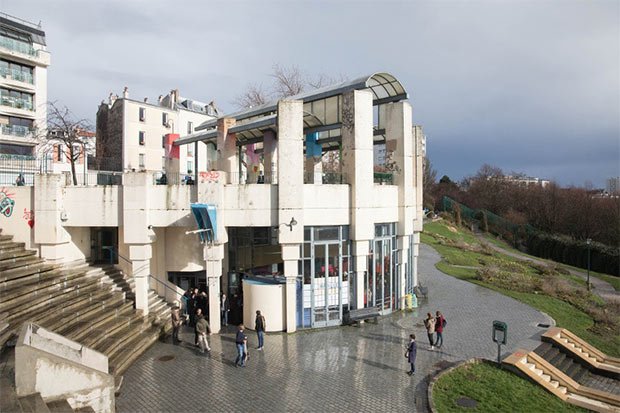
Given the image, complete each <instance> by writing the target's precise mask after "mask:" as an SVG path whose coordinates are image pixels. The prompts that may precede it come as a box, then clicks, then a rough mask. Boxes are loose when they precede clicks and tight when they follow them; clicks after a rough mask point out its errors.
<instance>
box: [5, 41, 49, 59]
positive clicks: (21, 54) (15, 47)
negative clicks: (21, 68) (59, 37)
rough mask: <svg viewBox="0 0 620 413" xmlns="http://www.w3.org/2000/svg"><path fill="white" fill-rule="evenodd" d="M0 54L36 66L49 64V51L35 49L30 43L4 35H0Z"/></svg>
mask: <svg viewBox="0 0 620 413" xmlns="http://www.w3.org/2000/svg"><path fill="white" fill-rule="evenodd" d="M0 55H6V56H10V57H11V58H12V59H13V60H16V61H21V62H30V63H34V64H36V65H38V66H49V65H50V54H49V52H47V51H45V50H38V49H35V48H34V47H33V46H32V45H31V44H28V43H25V42H20V41H18V40H14V39H10V38H8V37H4V36H0Z"/></svg>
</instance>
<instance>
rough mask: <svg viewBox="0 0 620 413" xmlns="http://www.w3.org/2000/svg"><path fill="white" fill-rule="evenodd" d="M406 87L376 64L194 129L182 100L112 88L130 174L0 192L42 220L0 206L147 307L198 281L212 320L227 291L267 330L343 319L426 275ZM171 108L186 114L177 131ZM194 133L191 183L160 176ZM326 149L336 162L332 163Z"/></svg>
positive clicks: (246, 317) (236, 309)
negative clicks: (119, 277) (120, 281)
mask: <svg viewBox="0 0 620 413" xmlns="http://www.w3.org/2000/svg"><path fill="white" fill-rule="evenodd" d="M175 94H176V92H173V93H171V95H170V96H169V97H170V99H171V100H172V101H175V102H178V101H177V100H175ZM407 97H408V95H407V92H406V91H405V89H404V88H403V86H402V85H401V84H400V82H399V81H398V80H397V79H396V78H395V77H393V76H392V75H390V74H388V73H376V74H373V75H370V76H365V77H362V78H359V79H356V80H353V81H349V82H344V83H342V84H338V85H334V86H331V87H326V88H323V89H318V90H314V91H312V92H309V93H304V94H300V95H297V96H293V97H291V98H288V99H286V100H281V101H278V102H272V103H268V104H265V105H262V106H259V107H255V108H251V109H247V110H243V111H240V112H237V113H233V114H230V115H224V116H218V117H213V119H211V120H208V121H205V122H202V123H201V124H200V125H198V120H197V121H196V123H195V125H197V127H196V128H194V129H195V131H194V133H191V134H189V135H187V136H185V137H183V138H180V136H179V135H180V134H179V132H185V131H186V130H187V129H186V127H188V125H187V124H185V123H183V122H185V121H187V122H191V121H192V120H187V119H188V118H185V120H184V118H183V117H181V116H180V112H178V111H176V112H175V110H173V109H172V107H171V108H170V109H168V108H166V107H165V106H163V105H162V104H157V105H150V104H148V103H144V102H136V101H131V100H129V99H128V97H124V98H122V99H115V100H114V101H112V102H109V103H108V104H107V105H104V106H103V107H100V111H99V112H100V113H99V116H98V124H99V123H100V121H101V122H102V123H105V124H104V125H102V128H105V127H108V131H110V130H111V129H113V128H111V127H110V125H113V126H114V128H115V129H114V131H113V132H114V133H113V134H109V135H108V139H110V138H109V137H110V136H113V139H117V141H118V140H119V139H120V140H121V141H122V143H123V145H122V153H121V155H122V156H121V157H120V159H119V162H118V164H117V165H116V166H117V168H118V169H119V170H122V171H124V172H123V174H122V182H118V183H117V184H114V185H91V186H80V185H78V186H66V183H65V180H64V179H63V177H62V176H61V175H57V174H41V175H37V176H36V180H35V187H34V188H28V187H15V188H0V192H2V193H3V197H2V198H3V199H2V202H3V203H6V204H7V207H10V208H11V210H16V211H21V210H22V209H23V210H24V211H28V212H29V217H30V216H32V222H30V221H28V222H27V225H26V222H24V220H25V218H24V217H22V216H21V213H17V214H8V215H7V214H5V215H4V216H0V219H1V220H2V223H1V224H2V227H3V229H4V233H7V234H11V235H13V236H14V237H15V241H18V242H25V243H26V245H27V246H28V247H30V248H36V249H37V250H38V251H39V253H40V255H41V256H42V257H44V258H46V259H48V260H71V259H77V258H89V259H91V260H94V261H97V260H110V261H112V262H115V263H116V264H117V265H118V267H120V268H122V269H123V271H124V272H125V274H127V275H129V276H130V277H132V278H133V279H134V281H135V296H136V298H135V300H136V302H135V303H136V308H138V309H142V310H143V311H144V312H145V313H148V311H149V306H148V300H149V295H148V293H149V290H154V291H156V292H157V293H158V294H159V295H160V296H162V297H165V298H166V300H168V301H169V302H172V301H173V300H175V299H179V297H180V295H181V294H182V293H183V292H184V290H185V289H186V288H187V287H193V286H196V287H199V288H201V289H204V290H206V291H207V292H208V297H209V298H208V300H209V310H208V313H209V316H210V323H211V327H212V329H213V330H214V331H218V330H219V329H220V293H221V292H226V293H228V296H229V299H230V304H231V318H232V319H231V322H240V321H244V322H245V323H250V325H251V322H252V321H253V314H254V311H255V310H256V309H260V310H261V311H262V312H263V314H264V315H265V316H266V317H267V319H268V320H269V323H268V328H269V330H270V331H289V332H292V331H295V330H296V329H300V328H311V327H322V326H330V325H339V324H341V323H342V322H343V321H344V318H345V315H346V313H347V312H348V311H350V310H353V309H361V308H365V307H374V308H376V309H377V310H378V311H379V312H380V313H381V314H388V313H390V312H392V311H397V310H399V309H402V308H403V306H404V302H405V296H406V294H407V293H410V292H412V291H413V288H414V286H416V285H417V284H418V274H417V256H418V245H419V242H420V232H421V231H422V218H423V215H422V174H423V172H422V159H423V148H424V135H423V132H422V129H421V127H418V126H415V127H414V126H413V124H412V108H411V105H410V104H409V103H408V102H407V101H406V99H407ZM162 102H165V100H164V99H162ZM164 105H165V103H164ZM140 108H144V110H145V112H143V113H142V114H143V118H142V120H141V117H140V116H141V111H140ZM114 112H117V113H114ZM175 113H176V115H175ZM106 114H107V116H108V119H107V120H104V118H105V116H106ZM163 114H167V115H168V121H170V120H173V122H174V119H178V121H177V123H173V124H174V125H176V126H174V129H173V124H170V126H169V128H168V126H165V125H164V123H166V122H164V120H165V119H164V118H163ZM110 115H111V116H120V117H122V119H126V121H125V122H111V120H110V118H109V117H110ZM177 115H178V117H174V116H177ZM199 115H200V116H202V117H203V118H202V119H204V117H208V116H209V115H208V114H199ZM151 119H155V123H154V124H153V125H152V127H153V129H152V130H151V129H149V128H150V127H151V126H150V125H149V124H148V123H147V122H150V121H151ZM194 119H198V117H197V118H194ZM168 123H170V122H168ZM179 124H182V125H183V131H180V130H179ZM160 125H161V126H163V128H165V129H161V128H159V126H160ZM156 127H157V128H156ZM141 128H143V130H144V132H145V133H146V137H145V139H146V142H147V143H146V144H145V145H141V144H140V141H139V131H140V130H142V129H141ZM158 128H159V129H158ZM166 131H168V133H167V134H166V135H165V138H164V139H165V143H166V144H168V148H166V149H164V148H162V147H161V146H162V137H161V134H162V132H164V133H165V132H166ZM173 132H174V133H173ZM151 134H153V135H155V137H153V138H152V140H153V141H155V142H158V144H153V145H152V147H151V146H149V145H150V143H149V142H150V139H151V136H150V135H151ZM100 141H101V135H99V133H98V134H97V142H98V145H100V143H101V142H100ZM109 142H110V141H108V143H109ZM104 145H105V144H104ZM197 145H198V147H199V150H198V151H195V152H194V154H195V155H197V156H198V160H197V161H196V159H193V162H194V165H197V169H196V174H195V182H193V183H194V185H181V184H180V182H172V181H170V180H169V181H166V182H161V181H160V182H156V181H155V180H154V175H155V174H156V172H153V171H159V170H160V169H161V166H163V165H162V160H161V156H165V157H166V159H165V161H164V162H165V164H166V166H167V168H166V170H167V171H168V170H170V169H169V168H172V167H175V166H176V167H178V168H179V171H181V172H183V171H184V170H186V169H189V165H187V166H186V165H184V161H183V156H185V157H186V159H187V157H189V156H190V155H189V154H187V150H188V148H192V147H194V148H195V147H196V146H197ZM376 145H384V146H385V165H383V168H382V170H384V171H387V172H383V173H382V175H385V174H389V175H390V178H389V179H384V178H385V177H384V176H381V177H380V178H379V179H378V178H377V175H376V174H375V173H374V172H373V170H374V169H375V165H374V161H373V148H374V146H376ZM207 147H212V148H213V154H215V158H214V159H213V161H212V162H209V158H208V156H210V155H208V152H207V150H206V148H207ZM151 151H152V153H151ZM97 153H98V154H99V150H98V151H97ZM328 153H331V154H336V156H333V157H332V160H334V159H337V162H336V161H334V162H332V164H330V165H329V169H328V168H327V167H326V165H325V162H324V160H325V154H328ZM140 154H144V155H145V157H144V161H143V162H140V157H139V155H140ZM162 154H163V155H162ZM136 162H138V163H137V164H136ZM136 166H138V167H137V168H136ZM134 169H135V171H134ZM7 210H8V209H5V211H7Z"/></svg>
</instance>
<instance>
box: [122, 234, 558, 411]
mask: <svg viewBox="0 0 620 413" xmlns="http://www.w3.org/2000/svg"><path fill="white" fill-rule="evenodd" d="M439 259H440V257H439V255H438V254H437V253H436V252H435V251H434V250H433V249H431V248H430V247H428V246H426V245H422V246H421V247H420V263H419V272H420V274H421V275H420V280H421V282H422V283H423V284H424V285H426V286H427V287H428V288H429V298H428V300H422V302H421V303H420V308H418V309H416V310H415V311H413V312H398V313H395V314H393V315H391V316H386V317H383V318H382V319H381V320H380V321H379V322H378V323H377V324H372V323H368V324H363V325H362V326H361V327H353V326H346V327H336V328H329V329H318V330H313V331H300V332H297V333H295V334H268V335H267V336H266V338H265V351H262V352H260V351H256V350H250V359H249V362H248V366H247V367H246V368H235V367H234V364H233V362H234V359H235V356H236V351H235V345H234V336H233V330H232V329H231V330H230V331H228V332H225V333H223V334H217V335H215V334H214V335H212V336H210V337H209V340H210V345H211V348H212V351H211V353H212V355H211V356H210V357H206V356H204V355H201V354H200V353H198V352H197V351H196V349H195V348H194V347H193V346H191V345H189V343H190V342H192V341H193V333H192V332H191V331H190V330H189V329H188V330H187V331H185V332H183V333H182V334H181V338H182V339H183V340H184V343H183V344H181V345H179V346H175V345H172V344H171V343H170V342H169V341H168V342H165V343H164V342H159V343H157V344H155V345H154V346H152V347H151V348H150V349H149V350H148V351H147V352H146V353H145V354H144V355H142V357H140V358H139V359H138V361H137V362H136V363H134V365H133V366H132V367H130V369H129V370H128V371H127V373H126V375H125V380H124V384H123V387H122V389H121V394H120V395H119V396H118V397H117V400H116V403H117V411H119V412H141V411H162V412H163V411H166V412H168V411H170V412H173V411H174V412H181V411H182V412H195V411H216V412H228V411H230V412H254V411H274V412H280V411H308V412H316V411H330V412H331V411H334V412H335V411H338V412H343V411H345V412H348V411H365V412H370V411H377V412H379V411H381V412H383V411H427V409H428V404H427V397H426V391H427V385H428V381H429V377H430V375H431V374H433V373H434V372H436V371H438V370H440V369H442V368H445V367H447V366H449V365H451V364H452V363H455V362H458V361H461V360H466V359H468V358H471V357H485V358H489V359H495V358H496V357H497V346H496V345H495V344H494V343H493V342H492V341H491V324H492V322H493V320H501V321H505V322H506V323H508V345H507V346H505V348H503V352H504V353H506V352H510V351H513V350H514V349H516V348H517V347H524V348H527V349H534V348H535V347H536V346H537V345H538V344H540V340H539V337H540V334H541V333H542V332H543V331H545V329H544V328H540V327H538V326H537V324H538V323H545V324H553V320H551V319H550V318H549V317H548V316H546V315H544V314H542V313H541V312H539V311H537V310H534V309H532V308H531V307H529V306H527V305H525V304H522V303H520V302H518V301H516V300H513V299H512V298H509V297H505V296H503V295H501V294H498V293H496V292H494V291H491V290H488V289H486V288H483V287H479V286H477V285H475V284H471V283H467V282H465V281H461V280H458V279H455V278H453V277H450V276H447V275H445V274H443V273H441V272H439V271H438V270H437V269H436V268H435V266H434V264H435V263H436V262H437V261H439ZM435 310H441V311H442V312H443V313H444V315H445V316H446V319H447V322H448V324H447V326H446V330H445V332H444V340H445V344H444V346H443V348H442V349H441V350H434V351H431V350H430V349H429V346H428V342H427V339H426V334H425V331H424V326H423V324H422V320H423V318H424V317H425V314H426V313H427V312H429V311H432V312H434V311H435ZM411 332H413V333H415V334H416V335H417V336H418V360H417V374H416V375H415V376H413V377H409V376H407V375H406V374H405V372H406V369H407V368H408V365H407V364H406V360H405V358H404V352H405V349H404V346H405V345H406V343H407V337H408V335H409V334H410V333H411ZM248 336H249V338H250V343H249V346H250V348H254V347H255V346H256V343H257V340H256V335H255V334H254V333H253V332H251V331H248ZM164 356H174V358H173V359H172V360H169V361H160V360H159V359H160V358H162V357H164ZM164 359H166V358H165V357H164Z"/></svg>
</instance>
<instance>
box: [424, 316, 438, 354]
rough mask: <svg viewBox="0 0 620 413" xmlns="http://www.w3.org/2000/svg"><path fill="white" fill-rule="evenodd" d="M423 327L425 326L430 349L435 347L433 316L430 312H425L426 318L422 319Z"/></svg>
mask: <svg viewBox="0 0 620 413" xmlns="http://www.w3.org/2000/svg"><path fill="white" fill-rule="evenodd" d="M424 327H426V334H427V335H428V342H429V343H430V345H431V350H434V349H435V346H434V344H435V318H434V317H433V315H432V314H431V313H427V314H426V320H424Z"/></svg>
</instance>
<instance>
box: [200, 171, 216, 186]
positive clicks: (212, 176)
mask: <svg viewBox="0 0 620 413" xmlns="http://www.w3.org/2000/svg"><path fill="white" fill-rule="evenodd" d="M199 176H200V182H201V183H205V182H218V181H219V179H220V173H219V172H218V171H208V172H200V173H199Z"/></svg>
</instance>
